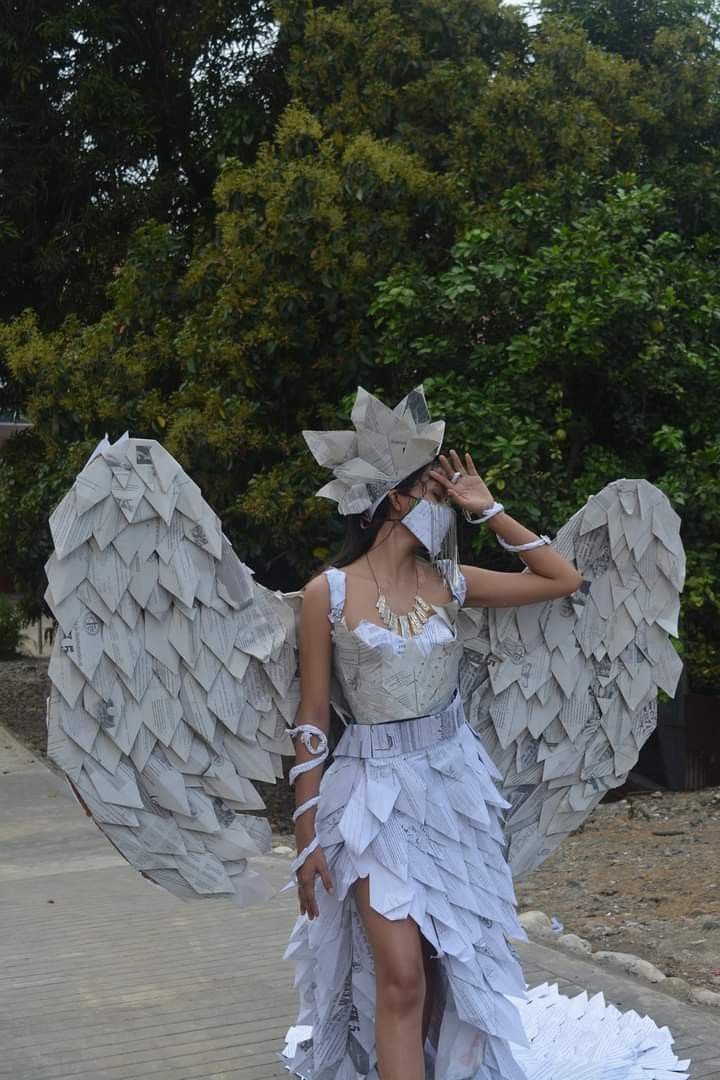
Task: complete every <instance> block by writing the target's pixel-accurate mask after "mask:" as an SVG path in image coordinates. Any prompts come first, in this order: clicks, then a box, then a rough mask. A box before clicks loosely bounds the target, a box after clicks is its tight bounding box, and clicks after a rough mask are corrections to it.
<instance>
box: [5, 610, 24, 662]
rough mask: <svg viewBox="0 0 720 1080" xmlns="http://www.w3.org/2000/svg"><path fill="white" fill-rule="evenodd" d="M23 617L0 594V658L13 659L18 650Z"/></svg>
mask: <svg viewBox="0 0 720 1080" xmlns="http://www.w3.org/2000/svg"><path fill="white" fill-rule="evenodd" d="M22 628H23V619H22V616H21V614H20V611H19V610H18V608H17V607H15V605H14V604H11V603H10V601H9V600H8V599H7V597H6V596H0V660H13V659H14V658H15V657H16V656H18V654H19V652H20V636H21V634H22Z"/></svg>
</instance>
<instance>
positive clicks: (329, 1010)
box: [285, 392, 582, 1080]
mask: <svg viewBox="0 0 720 1080" xmlns="http://www.w3.org/2000/svg"><path fill="white" fill-rule="evenodd" d="M363 393H364V392H363ZM407 400H408V399H405V401H407ZM402 404H403V403H401V405H402ZM383 408H384V407H383ZM399 408H400V407H398V409H399ZM395 414H397V410H396V412H395ZM354 418H355V417H354ZM419 419H420V420H421V421H427V420H429V417H426V416H423V414H422V413H420V416H419ZM385 420H386V429H387V430H386V432H385V434H386V435H389V442H390V443H391V444H392V443H393V441H394V439H393V432H392V430H391V427H392V425H391V423H389V422H387V417H385ZM403 422H406V420H405V418H404V419H403ZM357 426H358V425H357V422H356V427H357ZM420 426H422V424H420ZM429 426H430V425H428V424H427V423H426V424H425V427H429ZM359 430H360V429H359ZM397 434H398V433H397V432H395V433H394V435H395V436H397ZM415 434H416V435H417V432H416V433H415ZM306 437H307V436H306ZM403 437H404V432H403V431H401V432H400V441H402V438H403ZM410 439H411V436H410V435H408V436H407V438H406V441H409V440H410ZM308 441H309V442H310V445H311V449H313V452H315V453H316V456H317V457H318V459H319V460H322V462H323V463H328V460H327V455H325V456H324V457H323V456H322V455H319V454H318V453H317V452H316V450H317V447H314V446H313V442H312V441H311V440H310V439H308ZM361 441H362V440H361ZM395 441H397V439H396V440H395ZM356 449H357V447H355V450H356ZM436 449H437V448H435V449H434V453H433V454H432V456H431V459H430V460H429V461H428V462H427V463H426V464H424V465H422V466H421V467H420V468H416V469H414V470H413V471H412V472H411V473H410V474H409V475H406V476H404V477H402V479H400V480H399V481H397V482H395V483H392V486H390V487H389V489H388V490H385V491H384V492H383V491H382V488H383V486H384V487H386V488H388V483H389V482H388V481H387V479H386V481H385V483H384V484H383V483H379V484H378V483H377V481H376V482H375V484H374V485H373V483H372V482H369V481H368V482H367V486H366V491H365V492H364V501H365V502H366V503H367V502H368V500H369V505H367V506H366V508H365V509H364V510H362V511H360V512H358V513H351V514H349V515H348V524H347V538H346V541H345V545H344V547H343V549H342V551H341V553H340V555H339V556H338V558H337V559H336V560H335V563H334V566H333V567H332V568H331V569H329V570H328V571H326V572H325V573H322V574H320V575H318V576H317V577H315V578H313V579H312V580H311V581H310V582H309V583H308V585H307V587H306V588H305V591H304V598H303V606H302V613H301V621H300V671H301V687H302V698H301V705H300V709H299V713H298V718H297V728H296V729H295V731H298V730H304V731H305V732H306V733H309V732H314V733H315V735H316V736H317V738H318V739H319V743H320V745H318V746H315V747H313V746H312V744H311V742H310V739H307V740H303V741H302V742H300V741H299V742H298V744H297V750H296V753H297V764H296V766H295V775H294V776H292V775H291V781H292V780H296V798H297V804H298V810H297V811H296V825H295V830H296V839H297V847H298V852H299V853H300V854H299V856H298V859H297V860H296V861H295V864H294V865H296V866H297V883H298V897H299V906H300V916H299V918H298V920H297V922H296V925H295V928H294V930H293V933H292V935H291V938H290V943H289V945H288V949H287V952H286V954H285V955H286V956H288V957H293V958H294V959H295V960H296V963H297V965H298V976H297V979H296V982H297V985H298V987H299V990H300V996H301V1011H300V1017H299V1020H298V1023H299V1024H301V1023H303V1022H304V1023H307V1024H310V1025H311V1027H312V1038H311V1039H308V1040H306V1041H305V1042H304V1043H301V1044H300V1046H299V1047H298V1048H297V1049H296V1050H295V1053H294V1055H292V1060H291V1063H290V1064H289V1065H288V1068H289V1069H290V1070H291V1071H293V1072H295V1074H296V1075H298V1076H304V1077H309V1078H310V1080H325V1078H326V1077H327V1078H328V1080H329V1078H330V1077H333V1078H335V1077H340V1078H341V1080H342V1078H345V1077H347V1080H355V1078H356V1077H357V1076H362V1077H377V1076H378V1075H379V1076H380V1077H381V1078H382V1080H422V1078H424V1077H425V1076H426V1075H435V1076H436V1077H437V1078H438V1080H440V1078H443V1080H444V1078H445V1077H449V1076H451V1075H452V1076H453V1077H465V1076H467V1077H475V1076H476V1075H477V1076H478V1077H480V1076H482V1077H483V1078H485V1077H488V1078H495V1080H508V1078H515V1077H517V1078H518V1080H520V1078H522V1077H523V1076H524V1075H525V1074H524V1072H523V1070H522V1069H521V1067H520V1066H519V1065H518V1064H517V1062H516V1061H515V1059H514V1057H513V1054H512V1051H511V1049H510V1047H509V1045H508V1041H509V1040H510V1041H512V1042H514V1043H516V1044H520V1045H522V1044H523V1043H525V1044H527V1042H526V1037H525V1035H524V1032H523V1030H522V1024H521V1023H520V1021H519V1018H518V1016H517V1013H516V1010H515V1009H514V1008H513V1006H512V1004H511V1003H510V1001H509V1000H508V998H507V996H506V995H507V994H514V995H516V996H518V997H522V996H523V994H524V990H525V983H524V980H523V979H522V974H521V972H520V969H519V966H518V964H517V962H516V960H515V958H514V957H513V955H512V954H511V952H510V950H509V948H508V945H507V942H506V937H507V936H513V937H516V938H524V937H525V935H524V932H523V930H522V928H521V927H520V925H519V924H518V922H517V919H516V913H515V896H514V892H513V889H512V882H511V878H510V871H509V868H508V866H507V863H506V861H505V858H504V853H505V848H504V839H503V835H502V817H503V811H504V810H505V809H506V808H507V807H508V805H509V804H508V803H507V802H506V801H505V800H503V799H502V798H501V797H500V796H499V795H498V793H497V790H496V788H495V786H494V783H493V781H494V779H496V778H498V775H499V774H498V773H497V770H496V769H495V768H494V766H493V764H492V762H491V760H490V759H489V757H488V755H487V754H486V752H485V751H484V748H483V746H482V744H481V743H480V741H479V739H478V738H477V737H476V736H475V734H474V732H473V731H472V729H471V728H470V727H469V726H468V725H467V724H466V723H465V721H464V718H463V716H462V704H461V700H460V697H459V694H458V693H457V675H458V665H459V660H460V656H461V654H462V643H461V642H460V641H459V640H458V635H457V633H456V630H455V617H456V614H457V611H458V609H459V607H460V606H462V605H465V606H484V607H507V606H517V605H520V604H535V603H539V602H541V601H544V600H548V599H552V598H555V597H562V596H567V595H569V594H571V593H573V592H574V591H575V590H576V589H577V588H578V587H579V585H580V584H581V581H582V578H581V576H580V575H579V574H578V572H577V571H576V570H575V568H574V567H573V566H572V565H571V564H570V563H569V562H567V560H565V559H564V558H563V557H562V556H561V555H559V554H558V553H557V552H556V551H554V550H553V549H552V548H551V547H550V546H549V540H548V538H547V537H544V536H543V537H538V536H537V535H536V534H535V533H533V532H531V531H530V530H529V529H527V528H525V526H523V525H521V524H520V523H519V522H518V521H515V520H514V519H513V518H512V517H510V516H509V515H508V514H506V513H505V512H504V510H503V508H502V506H501V505H500V504H498V503H496V502H495V500H494V499H493V496H492V495H491V493H490V492H489V490H488V488H487V486H486V484H485V483H484V482H483V480H482V478H481V477H480V476H479V475H478V473H477V470H476V468H475V466H474V463H473V460H472V458H471V456H470V455H469V454H466V455H465V463H464V465H463V463H462V462H461V461H460V458H459V456H458V454H457V453H456V452H455V451H454V450H451V451H450V454H449V457H448V456H445V455H444V454H440V455H439V458H438V457H436V456H435V454H436ZM352 452H353V451H352V450H346V454H345V459H344V460H347V456H348V454H351V453H352ZM401 459H402V456H401ZM351 460H352V461H353V462H356V461H357V457H356V458H354V459H351ZM396 461H397V459H396ZM335 464H336V466H337V460H336V461H335ZM335 471H336V477H337V476H338V472H339V471H340V470H339V469H338V468H336V470H335ZM397 471H400V470H397ZM384 472H385V476H386V477H387V475H388V473H389V472H391V468H388V465H387V459H386V460H385V468H384ZM366 476H367V470H366ZM351 479H352V480H354V481H356V480H357V469H355V472H352V471H351ZM344 480H345V484H346V487H345V489H344V492H345V496H346V498H347V497H348V494H349V496H351V497H352V496H353V493H354V495H357V488H358V484H357V483H355V484H354V487H353V486H351V487H350V488H348V487H347V483H348V482H347V475H346V476H345V477H344ZM378 492H379V495H378ZM342 494H343V491H340V492H338V491H337V490H336V491H335V492H334V493H333V497H337V496H338V495H342ZM448 500H451V501H452V504H453V505H454V506H455V507H457V508H459V509H460V510H462V511H463V512H464V513H465V515H466V516H467V517H468V518H469V519H470V520H472V519H473V517H474V518H475V519H476V520H481V521H483V522H485V523H486V524H487V527H488V528H490V529H491V530H492V531H493V532H495V534H496V536H497V537H498V539H499V540H500V542H501V543H503V546H506V547H508V548H510V549H511V550H521V551H522V552H523V558H524V561H525V562H526V564H527V567H528V570H529V572H528V573H523V574H514V573H502V572H495V571H490V570H484V569H481V568H479V567H475V566H460V567H457V566H455V565H453V560H452V555H450V558H445V559H438V558H437V556H438V553H439V552H440V550H441V549H442V547H443V540H444V539H445V538H446V536H447V533H448V531H451V528H450V526H451V525H452V518H453V517H454V515H453V514H452V512H448V511H449V505H448ZM338 501H341V500H340V499H339V500H338ZM346 504H347V503H346ZM350 505H357V501H356V502H355V503H352V502H350ZM341 506H342V502H341ZM419 542H420V547H421V549H423V548H424V554H425V558H423V557H419V555H418V547H419ZM446 550H448V551H450V552H451V551H452V546H450V547H449V548H448V547H447V545H446ZM428 554H429V555H430V556H431V557H434V562H430V561H428V559H427V555H428ZM404 616H407V617H408V621H406V620H405V619H404V618H403V617H404ZM333 674H334V675H335V676H336V677H337V678H338V681H339V683H340V685H341V687H342V690H343V692H344V697H345V702H346V704H347V705H348V706H349V707H350V711H351V712H352V721H353V722H351V723H349V724H348V725H347V727H346V729H345V731H344V733H343V735H342V737H341V739H340V740H339V743H338V745H337V747H336V748H335V755H334V761H333V763H332V765H331V766H330V768H329V769H328V770H326V772H325V774H324V776H323V778H322V782H321V781H320V779H319V772H320V770H319V769H318V768H316V767H315V766H317V765H318V764H319V762H318V760H317V757H318V755H320V758H321V760H324V757H325V756H327V754H326V750H325V746H326V742H325V736H326V734H327V732H328V728H329V720H330V697H331V680H332V677H333ZM412 706H415V708H412ZM383 725H390V726H389V727H386V728H383ZM433 725H434V727H433ZM400 729H402V730H400ZM433 731H435V732H436V733H437V732H438V731H439V732H440V733H441V734H440V738H439V739H437V738H434V739H433V738H431V737H430V736H431V735H432V732H433ZM385 735H388V736H389V745H383V736H385ZM408 748H410V749H408ZM443 763H444V764H443ZM433 770H435V771H433ZM438 770H440V771H438ZM386 796H387V798H386ZM460 807H462V809H459V808H460ZM478 853H480V857H478ZM358 916H359V919H360V922H361V925H360V926H358V924H357V917H358ZM353 917H355V923H354V924H353ZM338 927H340V929H338ZM328 941H332V942H334V943H335V946H336V947H335V949H334V951H333V949H332V948H330V947H329V946H328V945H327V942H328ZM366 944H367V945H368V946H369V951H368V950H367V949H366V948H365V946H366ZM323 951H324V952H325V956H324V957H323ZM438 961H442V963H441V964H440V965H439V964H438ZM323 964H324V965H325V966H324V967H323ZM330 967H332V971H331V970H329V968H330ZM363 976H365V978H364V979H363ZM368 976H369V977H368ZM371 1023H372V1030H370V1024H371ZM348 1030H349V1032H350V1035H349V1037H348ZM428 1036H430V1038H429V1039H428ZM428 1068H429V1069H430V1070H431V1071H430V1072H428V1073H427V1074H426V1069H428ZM433 1069H435V1070H436V1071H435V1072H434V1073H433V1072H432V1070H433ZM479 1070H483V1071H479Z"/></svg>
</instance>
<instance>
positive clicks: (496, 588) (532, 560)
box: [460, 510, 583, 607]
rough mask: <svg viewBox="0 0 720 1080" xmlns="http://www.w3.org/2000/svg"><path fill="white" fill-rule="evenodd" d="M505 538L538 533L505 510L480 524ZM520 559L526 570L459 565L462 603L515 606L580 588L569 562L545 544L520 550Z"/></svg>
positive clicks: (513, 540) (524, 539)
mask: <svg viewBox="0 0 720 1080" xmlns="http://www.w3.org/2000/svg"><path fill="white" fill-rule="evenodd" d="M482 527H483V528H486V529H492V531H493V532H495V533H498V534H499V535H500V536H502V538H503V540H507V542H508V544H527V543H529V542H530V541H531V540H537V539H538V537H537V536H536V534H535V533H533V532H531V531H530V529H526V528H525V526H524V525H521V524H520V522H519V521H515V519H514V518H511V517H510V515H509V514H506V513H505V511H504V510H503V511H501V512H500V513H499V514H495V515H494V516H493V517H491V518H489V520H488V521H486V522H485V525H484V526H482ZM521 557H522V559H523V561H524V562H525V563H526V564H527V567H528V569H529V570H530V573H529V574H518V573H513V572H512V571H505V570H483V569H482V568H481V567H479V566H461V567H460V569H461V570H462V572H463V574H464V575H465V579H466V581H467V586H468V591H467V596H466V598H465V604H466V605H467V606H469V607H518V606H519V605H520V604H539V603H541V602H542V601H543V600H554V599H555V598H556V597H558V596H569V595H570V594H571V593H574V592H575V590H576V589H579V588H580V585H581V584H582V581H583V578H582V575H581V574H579V573H578V571H577V570H576V569H575V567H574V566H573V565H572V563H570V562H568V560H567V559H565V558H563V556H562V555H560V554H559V553H558V552H557V551H555V550H554V548H551V547H550V545H549V544H543V545H542V546H541V547H536V548H531V549H530V551H523V553H522V556H521Z"/></svg>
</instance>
